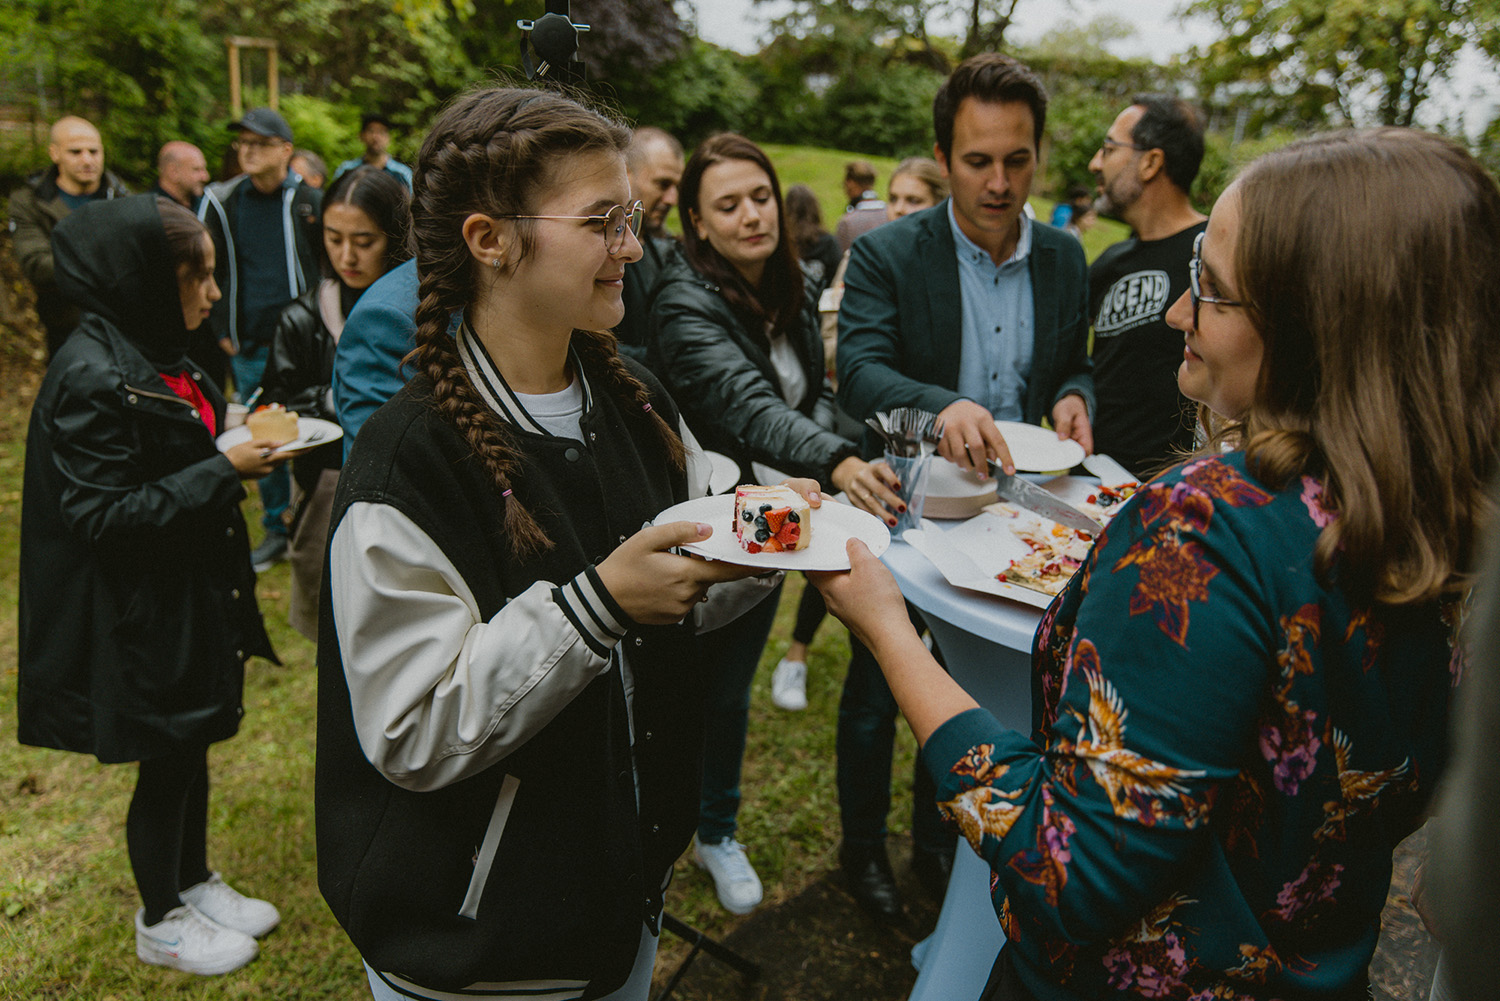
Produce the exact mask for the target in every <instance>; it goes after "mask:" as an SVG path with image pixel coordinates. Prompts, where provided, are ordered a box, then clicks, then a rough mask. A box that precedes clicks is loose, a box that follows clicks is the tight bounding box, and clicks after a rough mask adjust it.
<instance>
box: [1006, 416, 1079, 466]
mask: <svg viewBox="0 0 1500 1001" xmlns="http://www.w3.org/2000/svg"><path fill="white" fill-rule="evenodd" d="M995 425H996V426H997V427H999V428H1000V433H1001V434H1002V435H1004V436H1005V444H1006V446H1007V447H1009V448H1010V457H1011V459H1012V460H1013V461H1014V462H1015V464H1016V469H1017V470H1019V471H1021V472H1023V473H1051V472H1055V471H1058V470H1062V469H1072V468H1073V467H1074V466H1076V465H1078V464H1079V463H1080V462H1082V461H1083V446H1082V445H1080V444H1078V442H1076V441H1074V440H1073V439H1072V438H1062V439H1059V438H1058V437H1057V432H1055V431H1049V430H1047V429H1046V428H1043V427H1037V426H1036V425H1035V424H1022V423H1020V422H1018V421H996V422H995Z"/></svg>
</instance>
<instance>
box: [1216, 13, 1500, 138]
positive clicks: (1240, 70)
mask: <svg viewBox="0 0 1500 1001" xmlns="http://www.w3.org/2000/svg"><path fill="white" fill-rule="evenodd" d="M1187 14H1188V16H1191V17H1203V18H1206V19H1208V20H1209V21H1211V22H1213V23H1214V24H1215V25H1217V27H1218V29H1219V31H1220V37H1219V39H1218V40H1217V41H1215V42H1213V43H1212V44H1211V45H1208V46H1206V47H1204V48H1202V49H1200V50H1198V51H1196V52H1195V53H1194V57H1195V60H1196V62H1197V64H1198V66H1199V68H1200V70H1201V72H1202V79H1203V82H1204V85H1205V87H1206V88H1207V89H1208V92H1209V94H1210V96H1211V97H1212V98H1213V99H1214V100H1215V101H1216V102H1217V103H1220V104H1229V105H1233V104H1239V105H1241V106H1244V107H1247V108H1250V109H1252V114H1253V122H1252V127H1255V128H1257V129H1258V128H1259V127H1260V126H1261V125H1262V124H1265V123H1267V122H1270V123H1277V122H1279V123H1284V124H1289V125H1292V126H1299V127H1308V126H1314V127H1315V126H1322V125H1328V124H1344V125H1363V124H1371V123H1379V124H1385V125H1408V126H1409V125H1412V124H1414V123H1415V121H1416V114H1417V109H1418V108H1420V107H1421V105H1422V103H1423V102H1424V101H1425V100H1427V98H1428V96H1429V95H1430V94H1431V90H1432V86H1433V84H1434V83H1436V82H1437V81H1439V80H1443V79H1445V78H1446V77H1447V76H1448V74H1449V73H1450V72H1451V70H1452V67H1453V64H1454V60H1455V58H1456V57H1457V55H1458V52H1459V50H1460V49H1462V48H1463V47H1464V46H1465V45H1468V44H1474V45H1477V46H1479V47H1480V48H1482V49H1483V50H1484V51H1486V52H1488V53H1489V54H1490V55H1492V56H1493V55H1496V54H1500V27H1497V26H1500V0H1196V2H1194V3H1192V4H1191V5H1190V6H1189V7H1188V8H1187Z"/></svg>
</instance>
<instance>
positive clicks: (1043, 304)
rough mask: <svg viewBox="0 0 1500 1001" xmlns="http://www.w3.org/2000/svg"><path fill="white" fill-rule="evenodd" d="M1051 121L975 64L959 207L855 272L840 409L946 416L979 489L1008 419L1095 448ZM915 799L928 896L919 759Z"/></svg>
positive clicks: (842, 349)
mask: <svg viewBox="0 0 1500 1001" xmlns="http://www.w3.org/2000/svg"><path fill="white" fill-rule="evenodd" d="M1046 115H1047V95H1046V91H1045V90H1044V89H1043V87H1042V84H1041V81H1040V80H1039V79H1037V77H1036V75H1035V74H1034V73H1032V72H1031V70H1030V69H1029V68H1027V67H1026V66H1024V65H1023V64H1021V63H1019V62H1017V61H1016V60H1014V59H1011V58H1010V57H1008V56H1002V55H997V54H985V55H979V56H975V57H973V58H971V59H968V60H965V61H964V62H963V63H962V64H961V65H960V66H959V67H958V68H957V69H956V70H954V71H953V73H952V75H951V76H949V77H948V79H947V81H945V82H944V84H943V86H942V87H941V88H939V90H938V94H937V96H936V98H935V99H934V100H933V124H934V131H935V133H936V136H937V142H936V143H935V145H934V154H935V158H936V159H937V162H938V163H939V164H940V165H941V166H942V169H943V173H944V174H945V175H946V177H947V178H948V181H949V184H950V185H951V186H952V195H951V196H950V197H949V198H948V199H947V200H946V201H944V202H942V203H941V204H939V205H938V206H936V207H934V208H931V209H928V210H926V211H923V212H916V213H913V214H911V215H908V216H906V217H904V218H902V219H898V220H896V221H895V222H892V223H889V224H887V225H885V226H882V227H881V228H879V229H877V230H875V231H874V232H872V233H869V234H867V235H866V236H864V237H863V238H861V239H860V240H859V241H857V242H856V243H855V245H854V249H853V252H852V254H851V255H850V259H849V268H848V271H847V272H846V274H845V286H844V299H843V302H842V304H841V307H840V309H839V338H838V372H839V383H838V395H839V401H840V404H841V405H842V406H843V407H844V409H845V410H846V411H848V413H849V414H850V415H851V416H853V417H856V418H858V419H865V418H868V417H870V416H871V415H872V414H874V413H876V412H877V411H887V410H891V409H893V408H895V407H903V406H912V407H918V408H920V409H922V410H926V411H928V412H930V413H934V414H937V415H938V416H939V418H940V419H941V420H942V421H943V422H944V431H943V440H942V442H941V443H940V444H939V446H938V454H939V455H941V456H943V458H945V459H947V460H948V461H950V462H953V463H955V464H957V465H960V466H966V467H972V468H973V469H975V470H976V471H977V472H979V473H980V474H981V475H984V473H985V471H986V468H987V467H986V464H985V463H986V460H987V459H994V460H996V461H997V462H998V463H999V464H1000V465H1001V466H1002V467H1005V468H1007V469H1013V467H1012V466H1011V463H1010V452H1009V450H1008V449H1007V448H1006V445H1005V440H1004V437H1003V436H1002V435H1001V433H1000V429H999V428H998V427H997V426H996V423H995V421H996V418H999V419H1001V420H1021V421H1025V422H1026V423H1028V424H1040V423H1041V421H1042V419H1043V418H1044V417H1048V416H1050V418H1051V421H1052V426H1053V428H1054V429H1056V431H1057V435H1058V437H1060V438H1064V437H1070V438H1073V439H1075V440H1077V441H1078V442H1079V444H1080V445H1082V446H1083V448H1084V450H1085V451H1086V452H1088V451H1092V450H1093V436H1092V431H1091V426H1090V420H1089V411H1090V409H1091V408H1092V406H1093V388H1094V387H1093V374H1092V371H1091V365H1090V362H1089V357H1088V320H1087V317H1086V315H1085V310H1086V309H1087V308H1088V266H1087V264H1086V263H1085V262H1084V257H1083V248H1082V247H1081V246H1079V244H1078V241H1077V240H1074V239H1073V238H1071V237H1069V236H1066V235H1065V234H1063V233H1060V232H1058V231H1057V230H1055V229H1052V228H1051V227H1049V226H1041V225H1036V224H1034V223H1033V222H1032V221H1031V220H1030V218H1028V217H1027V216H1026V214H1025V211H1024V207H1025V204H1026V198H1027V195H1028V194H1029V192H1030V190H1031V181H1032V177H1033V175H1034V174H1035V172H1036V164H1037V160H1036V157H1037V149H1038V146H1039V145H1040V143H1041V137H1042V132H1043V129H1044V127H1045V125H1046ZM867 447H870V448H872V449H873V448H874V447H877V446H875V445H874V443H873V442H868V443H867ZM912 614H914V613H912ZM850 649H851V655H850V658H849V673H848V675H847V676H846V677H845V680H844V696H843V699H842V701H841V702H840V705H839V760H838V770H839V790H840V814H841V816H842V818H843V822H844V841H845V844H846V846H848V848H849V855H848V862H847V863H846V864H847V865H849V866H851V867H853V868H854V869H855V871H856V872H858V873H861V874H863V879H864V882H865V883H867V884H868V885H869V887H870V894H869V898H870V900H871V907H872V909H876V910H877V912H879V913H883V914H888V915H894V914H898V913H899V912H900V903H899V897H898V896H897V893H896V885H895V880H894V878H893V877H892V876H891V875H890V872H891V870H890V861H889V859H888V858H887V857H886V851H885V835H886V826H885V818H886V815H887V814H888V813H889V812H890V760H891V741H892V739H893V737H894V729H895V720H896V702H895V700H894V699H893V698H892V697H891V692H890V689H889V688H888V687H887V685H886V683H885V680H884V679H883V678H882V677H881V674H880V668H879V665H878V664H877V663H876V661H875V658H874V657H873V656H872V655H871V653H870V651H869V649H868V648H867V647H866V646H865V645H864V644H863V643H862V642H861V641H860V640H859V638H858V636H857V635H855V636H851V639H850ZM938 652H939V653H940V651H938ZM913 800H914V803H913V818H912V829H913V840H914V841H915V842H916V846H915V847H916V852H915V854H914V855H913V867H914V868H915V869H916V870H917V873H918V875H919V876H922V877H923V885H924V886H925V887H927V888H929V890H930V889H932V888H937V887H941V886H942V885H944V883H945V882H946V877H947V874H948V873H949V872H951V869H952V864H953V861H952V860H953V848H952V845H953V840H952V836H951V834H949V833H948V832H947V831H946V830H944V829H943V827H942V825H941V824H940V822H939V820H938V817H937V811H936V809H935V808H934V807H932V785H931V776H930V773H929V772H928V770H927V768H926V767H925V766H924V765H922V764H921V763H920V762H919V763H918V766H917V775H916V779H915V781H914V792H913ZM924 874H925V875H924Z"/></svg>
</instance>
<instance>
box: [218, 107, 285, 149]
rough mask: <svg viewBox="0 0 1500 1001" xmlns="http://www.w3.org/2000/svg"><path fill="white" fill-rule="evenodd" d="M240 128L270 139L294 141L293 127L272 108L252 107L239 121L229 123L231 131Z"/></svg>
mask: <svg viewBox="0 0 1500 1001" xmlns="http://www.w3.org/2000/svg"><path fill="white" fill-rule="evenodd" d="M240 129H248V130H249V131H251V132H254V133H255V134H256V135H258V136H265V137H266V138H268V139H285V140H286V141H287V142H291V141H292V127H291V126H290V125H288V124H287V123H286V119H285V118H282V117H281V116H280V115H279V114H277V113H276V112H274V111H272V110H271V109H270V108H251V109H250V110H249V111H247V112H245V113H244V114H243V115H241V116H240V120H239V121H237V122H230V123H229V131H231V132H238V131H239V130H240Z"/></svg>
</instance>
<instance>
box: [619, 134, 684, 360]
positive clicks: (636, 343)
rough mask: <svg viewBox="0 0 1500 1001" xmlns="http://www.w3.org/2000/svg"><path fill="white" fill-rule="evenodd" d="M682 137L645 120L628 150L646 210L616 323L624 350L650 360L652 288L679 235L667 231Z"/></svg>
mask: <svg viewBox="0 0 1500 1001" xmlns="http://www.w3.org/2000/svg"><path fill="white" fill-rule="evenodd" d="M682 169H683V160H682V143H680V142H678V141H677V139H676V137H674V136H673V135H672V134H671V133H670V132H666V131H664V130H662V129H658V128H656V127H655V126H651V125H646V126H642V127H641V128H639V129H636V130H635V134H634V135H633V136H632V137H631V140H630V148H629V149H627V150H626V151H625V173H626V176H627V177H628V178H629V179H630V197H631V198H632V199H636V198H639V199H640V201H641V208H642V210H643V211H644V212H645V220H644V222H643V224H642V226H641V259H640V260H639V261H636V262H634V263H633V264H631V265H629V266H628V267H626V269H625V318H624V319H623V320H621V321H620V325H619V326H617V327H615V336H616V337H617V338H619V341H620V351H621V352H622V353H624V354H627V355H629V356H630V357H632V358H634V359H635V360H636V361H638V362H640V363H641V364H643V365H644V364H645V363H646V356H647V350H646V338H647V332H648V329H649V327H650V324H649V322H648V316H647V314H648V312H649V309H650V305H651V290H652V288H653V287H654V286H655V285H656V278H657V276H658V275H660V274H661V269H662V264H663V263H664V262H665V261H666V259H667V256H668V255H669V254H671V253H673V251H674V249H675V247H676V245H677V241H676V240H675V239H674V238H673V237H672V234H671V233H669V232H667V229H666V221H667V216H668V215H669V214H670V213H671V211H672V207H673V206H674V205H676V204H677V183H678V182H679V181H681V180H682Z"/></svg>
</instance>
